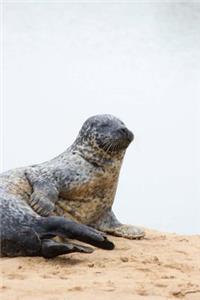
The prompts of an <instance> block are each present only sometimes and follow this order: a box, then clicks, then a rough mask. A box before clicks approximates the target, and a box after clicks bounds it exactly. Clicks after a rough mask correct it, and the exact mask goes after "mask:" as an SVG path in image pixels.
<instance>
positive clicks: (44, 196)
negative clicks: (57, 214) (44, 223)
mask: <svg viewBox="0 0 200 300" xmlns="http://www.w3.org/2000/svg"><path fill="white" fill-rule="evenodd" d="M43 173H44V171H43V172H42V171H41V170H36V169H35V168H34V167H31V168H30V169H29V170H27V171H26V172H25V176H26V178H27V179H28V181H29V183H30V184H31V186H32V188H33V192H32V194H31V196H30V197H29V200H28V202H29V204H30V206H31V208H32V209H33V210H34V211H35V212H36V213H38V214H39V215H40V216H43V217H46V216H48V215H49V214H50V213H51V212H53V210H54V208H55V203H56V202H57V200H58V194H59V192H58V190H57V187H56V183H55V180H54V178H53V176H51V173H49V174H48V176H47V175H46V174H43Z"/></svg>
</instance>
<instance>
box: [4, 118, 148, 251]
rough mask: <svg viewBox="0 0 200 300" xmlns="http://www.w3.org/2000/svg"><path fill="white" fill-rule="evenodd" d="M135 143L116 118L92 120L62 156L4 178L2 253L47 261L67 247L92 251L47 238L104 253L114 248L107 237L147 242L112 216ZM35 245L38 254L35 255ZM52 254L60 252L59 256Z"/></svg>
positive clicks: (9, 172)
mask: <svg viewBox="0 0 200 300" xmlns="http://www.w3.org/2000/svg"><path fill="white" fill-rule="evenodd" d="M133 138H134V136H133V133H132V132H131V131H130V130H128V129H127V127H126V126H125V124H124V123H123V122H122V121H120V120H119V119H118V118H116V117H114V116H112V115H97V116H93V117H90V118H89V119H88V120H86V122H85V123H84V124H83V126H82V128H81V130H80V132H79V134H78V136H77V138H76V140H75V141H74V143H73V144H72V145H71V146H70V147H69V148H68V149H67V150H66V151H65V152H63V153H62V154H60V155H59V156H57V157H55V158H53V159H52V160H50V161H47V162H44V163H41V164H38V165H32V166H28V167H24V168H18V169H14V170H10V171H7V172H5V173H3V174H2V175H1V176H0V188H1V194H0V199H1V206H2V209H1V211H2V220H1V225H2V230H1V241H2V245H3V247H2V249H3V254H4V255H17V253H19V255H32V254H31V251H33V252H34V255H35V253H37V255H42V256H45V255H46V257H48V255H49V254H48V253H49V252H51V253H52V252H53V255H52V256H51V255H50V256H51V257H53V256H56V255H59V254H60V252H59V251H61V252H62V253H63V252H64V253H67V252H66V251H69V249H68V250H67V249H66V248H65V247H68V248H70V252H72V251H82V252H87V251H89V250H88V247H87V248H86V249H85V248H83V247H82V246H80V245H78V246H71V244H63V243H59V242H56V241H54V240H51V239H49V237H50V238H51V237H53V236H59V237H64V238H76V239H79V240H81V241H85V242H88V243H90V244H93V245H95V246H97V247H102V248H106V249H111V248H113V247H114V246H113V244H112V243H111V242H110V241H108V240H107V239H106V237H105V235H104V234H103V233H109V234H112V235H116V236H120V237H125V238H129V239H135V238H141V237H143V236H144V235H145V233H144V231H143V230H142V229H141V228H138V227H136V226H133V225H124V224H121V223H120V222H119V221H118V220H117V218H116V217H115V215H114V213H113V211H112V205H113V201H114V198H115V193H116V189H117V183H118V178H119V173H120V168H121V165H122V161H123V158H124V155H125V152H126V149H127V147H128V145H129V144H130V143H131V142H132V140H133ZM66 222H67V223H66ZM88 226H90V227H88ZM91 227H92V228H91ZM76 230H77V231H78V233H77V231H76ZM97 230H98V231H97ZM27 231H28V233H29V234H27ZM80 231H81V234H80ZM99 231H101V232H102V233H99ZM30 237H32V238H30ZM13 241H15V242H14V243H13ZM16 241H18V243H17V245H19V246H18V249H16V244H15V243H16ZM24 243H25V245H26V246H24ZM33 243H34V245H35V247H36V246H37V247H36V248H37V250H33V249H35V248H34V247H33V245H32V244H33ZM11 244H12V245H11ZM14 244H15V245H14ZM21 244H22V245H21ZM13 245H14V246H13ZM22 246H23V247H22ZM30 246H31V247H30ZM74 247H75V248H74ZM4 249H5V250H4ZM21 249H23V250H21ZM24 249H26V250H24ZM31 249H32V250H31ZM38 249H40V250H38ZM43 249H45V251H46V253H44V250H43ZM46 249H48V251H47V250H46ZM49 249H50V250H49ZM52 249H59V250H56V251H58V252H59V253H58V254H57V252H56V251H55V253H54V251H52ZM60 249H62V250H60ZM23 251H25V252H23ZM62 253H61V254H62Z"/></svg>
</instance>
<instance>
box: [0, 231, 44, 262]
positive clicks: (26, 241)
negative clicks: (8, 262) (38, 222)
mask: <svg viewBox="0 0 200 300" xmlns="http://www.w3.org/2000/svg"><path fill="white" fill-rule="evenodd" d="M0 249H1V256H8V257H15V256H40V252H41V240H40V238H39V236H38V234H37V233H36V232H35V231H34V230H33V229H31V228H30V227H28V226H27V227H26V226H24V227H21V228H17V229H16V230H15V231H12V232H10V233H9V234H8V233H7V234H6V235H5V236H1V245H0Z"/></svg>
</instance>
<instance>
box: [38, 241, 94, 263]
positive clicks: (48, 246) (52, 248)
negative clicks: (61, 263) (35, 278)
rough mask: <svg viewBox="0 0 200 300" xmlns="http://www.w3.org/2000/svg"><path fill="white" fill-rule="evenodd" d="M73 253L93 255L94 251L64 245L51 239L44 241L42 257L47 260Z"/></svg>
mask: <svg viewBox="0 0 200 300" xmlns="http://www.w3.org/2000/svg"><path fill="white" fill-rule="evenodd" d="M73 252H82V253H92V252H93V249H92V248H90V247H85V246H82V245H76V244H71V243H67V244H63V243H59V242H56V241H54V240H49V239H44V240H42V248H41V256H43V257H45V258H53V257H56V256H58V255H62V254H68V253H73Z"/></svg>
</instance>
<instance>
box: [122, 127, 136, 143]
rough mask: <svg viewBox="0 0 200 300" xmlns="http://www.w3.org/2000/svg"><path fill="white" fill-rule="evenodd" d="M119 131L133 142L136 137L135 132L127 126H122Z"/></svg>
mask: <svg viewBox="0 0 200 300" xmlns="http://www.w3.org/2000/svg"><path fill="white" fill-rule="evenodd" d="M118 131H119V132H120V133H121V134H122V135H123V136H124V137H126V138H127V139H128V141H129V142H132V140H133V139H134V135H133V133H132V132H131V131H130V130H128V129H127V128H126V127H121V128H119V129H118Z"/></svg>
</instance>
